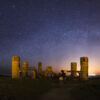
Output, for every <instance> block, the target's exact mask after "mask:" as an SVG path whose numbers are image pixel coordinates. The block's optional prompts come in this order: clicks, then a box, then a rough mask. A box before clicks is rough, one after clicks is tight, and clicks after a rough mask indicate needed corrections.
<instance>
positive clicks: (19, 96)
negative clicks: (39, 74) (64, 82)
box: [0, 77, 53, 100]
mask: <svg viewBox="0 0 100 100" xmlns="http://www.w3.org/2000/svg"><path fill="white" fill-rule="evenodd" d="M51 88H53V85H52V83H51V82H50V81H48V80H11V79H10V78H8V77H0V100H33V99H34V100H37V99H39V97H40V96H41V95H42V94H44V93H46V92H47V91H49V90H50V89H51Z"/></svg>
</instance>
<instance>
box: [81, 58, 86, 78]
mask: <svg viewBox="0 0 100 100" xmlns="http://www.w3.org/2000/svg"><path fill="white" fill-rule="evenodd" d="M80 64H81V71H80V78H81V79H83V80H87V79H88V57H81V58H80Z"/></svg>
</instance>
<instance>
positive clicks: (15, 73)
mask: <svg viewBox="0 0 100 100" xmlns="http://www.w3.org/2000/svg"><path fill="white" fill-rule="evenodd" d="M19 68H20V57H19V56H12V79H14V78H19V77H20V75H19Z"/></svg>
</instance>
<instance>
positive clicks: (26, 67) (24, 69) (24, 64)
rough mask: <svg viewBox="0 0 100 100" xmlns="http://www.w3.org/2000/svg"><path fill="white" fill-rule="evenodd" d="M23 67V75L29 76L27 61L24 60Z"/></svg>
mask: <svg viewBox="0 0 100 100" xmlns="http://www.w3.org/2000/svg"><path fill="white" fill-rule="evenodd" d="M22 68H23V77H26V76H27V69H28V62H27V61H23V65H22Z"/></svg>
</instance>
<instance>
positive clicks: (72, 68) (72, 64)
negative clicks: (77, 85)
mask: <svg viewBox="0 0 100 100" xmlns="http://www.w3.org/2000/svg"><path fill="white" fill-rule="evenodd" d="M76 71H77V63H76V62H72V63H71V77H72V78H75V77H76V76H77V72H76Z"/></svg>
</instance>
